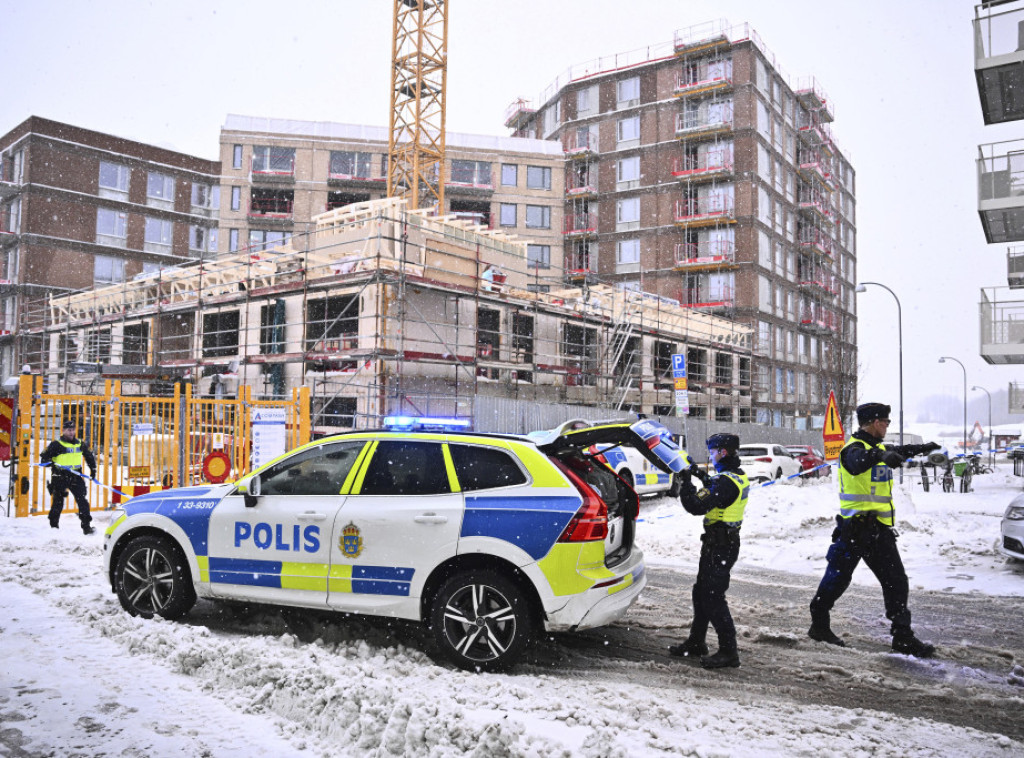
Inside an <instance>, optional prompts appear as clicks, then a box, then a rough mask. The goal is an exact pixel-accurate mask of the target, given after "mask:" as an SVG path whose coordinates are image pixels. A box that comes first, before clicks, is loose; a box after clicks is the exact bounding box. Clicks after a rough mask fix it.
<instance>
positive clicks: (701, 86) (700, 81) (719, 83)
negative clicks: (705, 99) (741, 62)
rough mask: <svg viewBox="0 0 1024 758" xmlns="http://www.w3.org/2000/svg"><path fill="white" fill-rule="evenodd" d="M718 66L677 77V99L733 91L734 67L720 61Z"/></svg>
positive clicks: (675, 88)
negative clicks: (685, 96)
mask: <svg viewBox="0 0 1024 758" xmlns="http://www.w3.org/2000/svg"><path fill="white" fill-rule="evenodd" d="M717 63H718V65H717V66H712V67H710V69H709V67H701V69H702V70H696V71H684V72H682V73H681V74H679V75H678V76H677V77H676V84H675V87H674V88H673V92H674V93H675V96H676V97H683V96H684V95H690V96H692V95H703V94H706V93H708V92H721V91H725V90H730V89H732V65H731V64H729V65H726V62H725V61H718V62H717Z"/></svg>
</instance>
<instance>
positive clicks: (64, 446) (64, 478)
mask: <svg viewBox="0 0 1024 758" xmlns="http://www.w3.org/2000/svg"><path fill="white" fill-rule="evenodd" d="M61 432H62V433H61V435H60V439H56V440H54V441H53V442H51V443H50V444H49V445H47V447H46V450H44V451H43V454H42V455H40V456H39V460H41V461H42V462H43V463H44V464H45V463H51V464H53V474H52V475H51V477H50V494H51V495H52V496H53V500H52V501H51V504H50V526H52V527H53V528H54V529H57V528H59V526H60V514H61V511H63V510H64V498H65V496H66V494H67V492H68V491H69V490H70V491H71V494H72V495H73V496H74V498H75V502H76V503H77V504H78V518H79V520H80V521H81V522H82V531H83V532H84V533H85V534H92V533H93V532H95V531H96V529H95V528H93V526H92V515H91V514H90V513H89V499H88V493H87V492H86V489H85V480H84V479H83V478H82V476H81V474H82V463H83V462H84V463H86V464H88V466H89V475H90V476H91V477H92V478H93V479H95V478H96V458H95V456H94V455H93V454H92V450H90V449H89V445H88V444H86V443H85V442H84V441H83V440H80V439H78V435H77V434H76V427H75V422H74V421H72V420H70V419H68V420H67V421H65V422H64V426H63V428H62V430H61Z"/></svg>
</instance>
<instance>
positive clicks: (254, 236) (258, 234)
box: [249, 229, 291, 252]
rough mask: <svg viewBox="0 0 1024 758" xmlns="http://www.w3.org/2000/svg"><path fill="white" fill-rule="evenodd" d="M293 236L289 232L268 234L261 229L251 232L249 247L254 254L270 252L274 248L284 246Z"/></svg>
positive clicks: (251, 230)
mask: <svg viewBox="0 0 1024 758" xmlns="http://www.w3.org/2000/svg"><path fill="white" fill-rule="evenodd" d="M290 238H291V235H290V234H289V233H288V232H268V231H263V230H261V229H250V230H249V247H251V248H252V250H253V252H259V251H261V250H269V249H270V248H272V247H278V246H279V245H283V244H284V243H285V242H286V241H287V240H288V239H290Z"/></svg>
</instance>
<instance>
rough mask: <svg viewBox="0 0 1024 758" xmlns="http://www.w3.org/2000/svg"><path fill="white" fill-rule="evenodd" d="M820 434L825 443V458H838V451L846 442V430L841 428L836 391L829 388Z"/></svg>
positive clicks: (832, 459)
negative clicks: (823, 426) (823, 425)
mask: <svg viewBox="0 0 1024 758" xmlns="http://www.w3.org/2000/svg"><path fill="white" fill-rule="evenodd" d="M821 436H822V440H823V441H824V443H825V460H826V461H834V460H838V459H839V451H840V450H842V449H843V445H844V444H845V443H846V432H845V431H844V430H843V419H842V418H841V417H840V416H839V406H838V405H836V393H835V392H832V391H831V390H830V391H829V393H828V407H827V408H826V409H825V428H824V429H822V432H821Z"/></svg>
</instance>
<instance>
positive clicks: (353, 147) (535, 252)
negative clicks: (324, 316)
mask: <svg viewBox="0 0 1024 758" xmlns="http://www.w3.org/2000/svg"><path fill="white" fill-rule="evenodd" d="M220 150H221V163H222V165H223V166H224V177H223V182H224V188H223V192H224V203H223V207H222V208H221V226H222V228H223V232H222V235H221V247H220V250H221V252H223V253H230V252H235V251H238V250H241V249H243V248H248V249H250V250H253V251H259V250H262V249H266V248H267V247H272V246H273V245H276V244H280V243H282V242H284V241H286V240H288V239H290V238H291V237H293V236H296V235H303V234H307V233H308V232H310V231H311V230H312V229H313V228H314V223H313V217H314V216H315V215H317V214H320V213H324V212H326V211H329V210H334V209H335V208H340V207H343V206H346V205H349V204H352V203H362V202H367V201H370V200H377V199H380V198H382V197H384V196H385V195H386V193H387V157H388V132H387V129H385V128H383V127H373V126H360V125H352V124H338V123H331V122H312V121H293V120H287V119H269V118H256V117H251V116H237V115H229V116H228V117H227V119H226V121H225V123H224V126H223V128H222V129H221V134H220ZM445 163H446V166H445V170H446V175H445V204H446V205H447V207H446V208H445V212H444V214H442V215H446V216H450V217H452V218H457V219H461V220H465V221H469V222H471V223H473V224H476V225H479V226H481V227H483V228H486V229H496V230H500V231H503V232H507V233H509V234H515V235H517V236H519V237H521V238H522V239H523V240H525V241H526V242H527V245H528V255H529V256H530V260H531V261H532V263H533V267H534V274H535V278H536V282H535V286H537V287H547V288H551V287H552V286H554V287H560V286H561V285H562V282H563V279H562V259H561V254H562V209H563V204H562V192H563V185H562V180H563V171H562V163H563V157H562V150H561V147H560V146H559V145H557V144H552V143H551V142H550V141H548V140H537V139H514V138H510V137H493V136H483V135H474V134H459V133H454V132H449V133H448V134H447V136H446V161H445ZM295 244H297V245H299V246H301V244H302V243H301V242H296V243H295Z"/></svg>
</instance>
